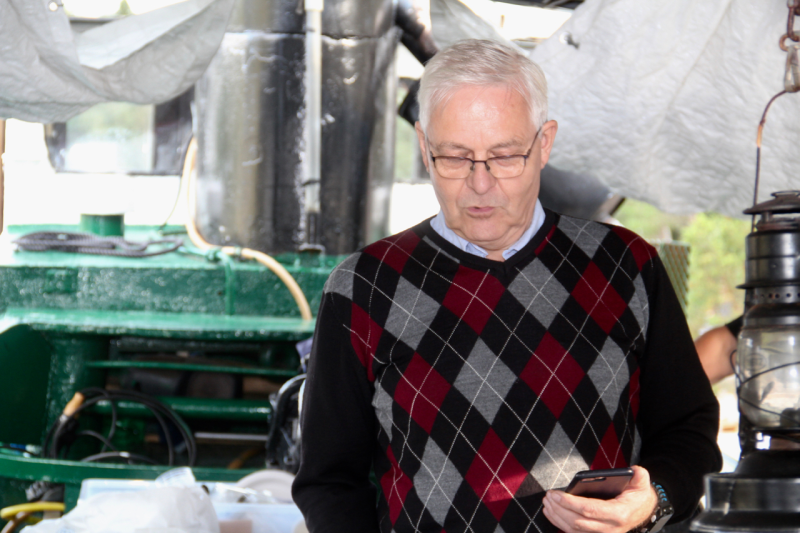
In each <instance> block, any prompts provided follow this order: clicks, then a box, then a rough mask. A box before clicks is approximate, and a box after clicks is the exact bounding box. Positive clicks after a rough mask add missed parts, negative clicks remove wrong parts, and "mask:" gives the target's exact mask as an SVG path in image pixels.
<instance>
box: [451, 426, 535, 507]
mask: <svg viewBox="0 0 800 533" xmlns="http://www.w3.org/2000/svg"><path fill="white" fill-rule="evenodd" d="M527 475H528V471H527V470H525V468H523V466H522V465H521V464H519V461H517V459H516V458H515V457H514V454H513V453H511V452H510V451H509V450H508V448H506V446H505V444H503V441H501V440H500V437H498V436H497V433H495V432H494V430H493V429H490V430H489V432H488V433H487V434H486V438H485V439H483V443H481V447H480V449H478V453H477V454H476V455H475V460H474V461H473V462H472V465H471V466H470V467H469V471H467V475H466V476H465V478H464V479H466V481H467V483H469V485H470V487H472V490H474V491H475V494H477V495H478V497H479V498H481V500H482V501H483V503H484V505H485V506H486V507H487V508H488V509H489V511H491V513H492V514H493V515H494V517H495V518H496V519H497V520H500V518H501V517H502V516H503V514H504V513H505V512H506V509H507V508H508V504H509V503H511V499H512V498H513V497H514V494H516V492H517V489H519V487H520V485H522V482H523V481H525V477H526V476H527Z"/></svg>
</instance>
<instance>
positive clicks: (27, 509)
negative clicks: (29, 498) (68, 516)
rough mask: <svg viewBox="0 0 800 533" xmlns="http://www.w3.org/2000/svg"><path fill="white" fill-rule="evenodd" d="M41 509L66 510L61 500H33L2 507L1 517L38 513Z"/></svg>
mask: <svg viewBox="0 0 800 533" xmlns="http://www.w3.org/2000/svg"><path fill="white" fill-rule="evenodd" d="M41 511H61V512H62V513H63V512H64V504H63V503H61V502H33V503H21V504H19V505H12V506H11V507H6V508H5V509H0V518H2V519H3V520H11V519H12V518H14V517H15V516H17V514H19V513H38V512H41Z"/></svg>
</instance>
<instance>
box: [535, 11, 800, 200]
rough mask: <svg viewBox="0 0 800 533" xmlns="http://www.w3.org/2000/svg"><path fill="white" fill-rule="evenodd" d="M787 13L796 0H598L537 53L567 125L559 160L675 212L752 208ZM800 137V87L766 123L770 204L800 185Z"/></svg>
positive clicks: (554, 106)
mask: <svg viewBox="0 0 800 533" xmlns="http://www.w3.org/2000/svg"><path fill="white" fill-rule="evenodd" d="M787 14H788V10H787V8H786V0H703V1H701V2H698V1H696V0H670V1H668V2H643V1H641V0H588V1H587V2H586V3H584V4H583V5H582V6H581V7H579V8H578V9H576V10H575V13H574V14H573V16H572V18H571V19H570V20H569V21H567V22H566V24H565V25H564V26H562V27H561V29H559V30H558V31H557V32H556V33H555V35H554V36H553V37H551V38H550V39H548V40H547V41H545V42H544V43H543V44H541V45H540V46H538V47H537V48H536V49H535V50H533V52H532V53H531V57H532V58H533V59H534V60H535V61H536V62H537V63H539V64H540V65H541V66H542V68H543V69H544V71H545V73H546V75H547V79H548V82H549V97H550V118H553V119H555V120H557V121H558V123H559V129H558V135H557V137H556V143H555V147H554V149H553V154H552V158H551V159H550V162H551V163H552V164H553V165H555V166H556V167H558V168H560V169H563V170H569V171H574V172H578V173H584V174H591V175H594V176H597V177H598V178H600V179H601V180H602V181H603V182H605V183H606V184H607V185H608V186H609V187H611V188H612V189H613V190H614V192H617V193H619V194H622V195H624V196H627V197H631V198H635V199H638V200H643V201H646V202H649V203H651V204H653V205H655V206H657V207H659V208H661V209H662V210H665V211H668V212H673V213H688V212H697V211H717V212H720V213H724V214H728V215H741V211H742V210H743V209H744V208H746V207H749V206H750V205H751V204H752V198H753V183H754V176H755V160H756V144H755V141H756V132H757V127H758V123H759V121H760V119H761V114H762V112H763V110H764V106H765V105H766V104H767V102H768V101H769V99H770V98H771V97H772V96H773V95H775V94H776V93H778V92H779V91H781V90H782V89H783V77H784V68H785V63H786V54H785V53H784V52H782V51H781V50H780V48H779V47H778V41H779V39H780V37H781V35H783V34H784V33H785V32H786V19H787ZM798 24H800V22H798ZM796 27H798V26H796ZM566 32H569V34H570V35H571V37H572V41H574V43H575V44H577V47H576V46H575V45H571V44H566V43H565V41H568V39H567V38H566V35H564V34H565V33H566ZM799 146H800V93H797V94H786V95H784V96H782V97H781V98H779V99H778V100H776V102H775V103H774V104H773V106H772V108H771V110H770V112H769V115H768V117H767V123H766V127H765V129H764V136H763V142H762V150H761V186H760V189H759V190H760V193H759V200H760V201H763V200H765V199H768V198H769V193H770V192H773V191H777V190H787V189H800V150H798V147H799Z"/></svg>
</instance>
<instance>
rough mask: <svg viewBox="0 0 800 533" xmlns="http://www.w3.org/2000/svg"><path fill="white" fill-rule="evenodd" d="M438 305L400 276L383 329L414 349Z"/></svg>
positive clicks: (426, 329) (434, 314)
mask: <svg viewBox="0 0 800 533" xmlns="http://www.w3.org/2000/svg"><path fill="white" fill-rule="evenodd" d="M439 307H440V306H439V304H438V303H437V302H436V301H435V300H434V299H433V298H431V297H430V296H428V295H427V294H425V293H424V292H422V290H420V289H418V288H417V287H415V286H414V285H412V284H411V283H410V282H408V281H407V280H406V279H405V278H400V281H399V282H398V283H397V289H396V290H395V293H394V301H393V302H392V308H391V309H390V310H389V316H388V318H387V319H386V326H385V329H386V331H388V332H389V333H391V334H392V335H394V336H395V337H397V338H398V339H400V340H402V341H403V342H404V343H405V344H407V345H408V346H409V347H411V349H412V350H416V349H417V346H418V345H419V341H420V340H421V339H422V336H423V335H425V332H427V331H428V325H429V324H430V323H431V322H432V321H433V319H434V317H435V316H436V312H437V311H438V310H439Z"/></svg>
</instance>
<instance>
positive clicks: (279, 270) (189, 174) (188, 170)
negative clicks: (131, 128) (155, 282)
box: [181, 137, 312, 320]
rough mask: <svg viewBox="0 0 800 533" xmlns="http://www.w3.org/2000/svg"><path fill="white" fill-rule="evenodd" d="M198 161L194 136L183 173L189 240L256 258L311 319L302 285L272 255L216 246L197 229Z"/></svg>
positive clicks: (202, 246) (305, 316)
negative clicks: (195, 192) (195, 171)
mask: <svg viewBox="0 0 800 533" xmlns="http://www.w3.org/2000/svg"><path fill="white" fill-rule="evenodd" d="M196 161H197V140H196V139H195V138H194V137H193V138H192V140H191V142H190V143H189V148H188V150H187V151H186V158H185V159H184V162H183V173H182V175H181V182H182V183H186V184H187V185H186V196H187V199H188V207H189V212H188V215H187V217H186V232H187V233H188V234H189V240H191V241H192V244H194V245H195V246H196V247H198V248H200V249H201V250H210V249H212V248H220V249H221V250H222V253H224V254H228V255H231V256H236V255H237V253H238V254H239V255H241V256H242V257H244V258H246V259H254V260H256V261H258V262H259V263H261V264H262V265H264V266H265V267H267V268H268V269H270V270H271V271H272V272H273V273H275V275H276V276H278V278H279V279H280V280H281V281H282V282H283V283H284V285H286V288H287V289H289V292H290V293H291V294H292V297H293V298H294V301H295V302H296V303H297V307H298V308H299V309H300V316H301V317H302V318H303V320H311V319H312V316H311V307H310V306H309V305H308V300H307V299H306V295H305V294H303V290H302V289H301V288H300V285H298V284H297V281H295V279H294V278H293V277H292V275H291V274H289V272H288V271H287V270H286V269H285V268H284V267H283V265H281V264H280V263H279V262H277V261H276V260H275V259H273V258H272V257H271V256H269V255H267V254H265V253H263V252H259V251H258V250H252V249H250V248H236V247H234V246H221V247H220V246H216V245H214V244H210V243H209V242H208V241H206V240H205V239H204V238H203V236H202V235H200V232H199V231H197V226H196V225H195V223H194V214H195V213H194V208H195V205H194V204H195V195H194V176H193V174H194V167H195V163H196Z"/></svg>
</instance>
